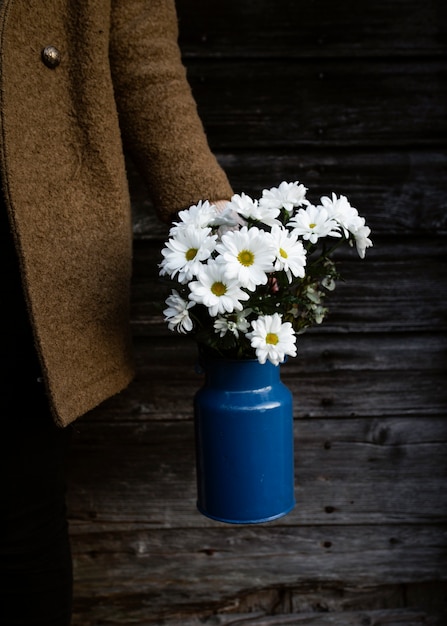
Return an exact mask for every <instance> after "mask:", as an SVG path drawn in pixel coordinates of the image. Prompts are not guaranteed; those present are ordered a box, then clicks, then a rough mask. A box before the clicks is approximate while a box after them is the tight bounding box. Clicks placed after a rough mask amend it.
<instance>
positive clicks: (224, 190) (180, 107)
mask: <svg viewBox="0 0 447 626" xmlns="http://www.w3.org/2000/svg"><path fill="white" fill-rule="evenodd" d="M177 38H178V25H177V15H176V10H175V4H174V1H173V0H112V15H111V32H110V63H111V70H112V79H113V83H114V89H115V98H116V102H117V107H118V113H119V117H120V125H121V131H122V134H123V141H124V144H125V145H126V146H127V149H128V151H129V153H130V154H131V156H132V157H133V159H134V160H135V162H136V164H137V166H138V167H139V169H140V171H141V173H142V174H143V176H144V178H145V179H146V181H147V183H148V186H149V189H150V192H151V195H152V197H153V200H154V203H155V206H156V209H157V211H158V213H159V215H160V217H161V218H162V219H164V220H166V221H167V220H169V219H170V216H172V215H173V214H175V213H176V212H177V211H178V210H180V209H183V208H185V207H186V206H189V205H190V204H193V203H195V202H197V201H198V200H200V199H203V200H205V199H208V200H210V201H213V200H218V199H225V198H229V197H230V196H231V194H232V189H231V186H230V184H229V182H228V179H227V176H226V174H225V172H224V171H223V170H222V168H221V167H220V165H219V164H218V162H217V160H216V158H215V156H214V155H213V154H212V152H211V150H210V148H209V145H208V142H207V138H206V135H205V132H204V128H203V124H202V122H201V120H200V118H199V115H198V113H197V106H196V103H195V101H194V98H193V95H192V93H191V88H190V86H189V84H188V81H187V77H186V70H185V67H184V65H183V63H182V60H181V53H180V49H179V46H178V42H177Z"/></svg>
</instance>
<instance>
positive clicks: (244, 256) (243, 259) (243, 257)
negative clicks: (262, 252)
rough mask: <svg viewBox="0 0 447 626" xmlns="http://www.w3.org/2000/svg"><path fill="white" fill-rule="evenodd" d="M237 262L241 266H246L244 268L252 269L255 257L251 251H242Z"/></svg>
mask: <svg viewBox="0 0 447 626" xmlns="http://www.w3.org/2000/svg"><path fill="white" fill-rule="evenodd" d="M237 260H238V261H239V263H240V264H241V265H244V267H250V265H253V263H254V260H255V255H254V254H253V252H251V250H241V251H240V252H239V254H238V255H237Z"/></svg>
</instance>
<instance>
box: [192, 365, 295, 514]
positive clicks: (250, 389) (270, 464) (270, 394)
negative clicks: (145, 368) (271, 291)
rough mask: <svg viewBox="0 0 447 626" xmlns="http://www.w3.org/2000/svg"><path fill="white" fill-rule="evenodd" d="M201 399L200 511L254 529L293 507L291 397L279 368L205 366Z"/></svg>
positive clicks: (196, 411)
mask: <svg viewBox="0 0 447 626" xmlns="http://www.w3.org/2000/svg"><path fill="white" fill-rule="evenodd" d="M201 365H202V367H203V369H204V371H205V382H204V385H203V387H202V388H201V389H199V391H198V392H197V393H196V395H195V400H194V417H195V433H196V455H197V493H198V499H197V507H198V509H199V511H200V512H201V513H203V514H204V515H206V516H207V517H210V518H212V519H215V520H218V521H220V522H227V523H232V524H255V523H260V522H268V521H271V520H274V519H277V518H279V517H282V516H283V515H286V514H287V513H288V512H289V511H291V509H292V508H293V507H294V505H295V499H294V449H293V448H294V446H293V409H292V394H291V392H290V390H289V389H288V387H286V385H284V384H283V383H282V381H281V379H280V366H275V365H273V364H272V363H270V362H269V361H267V362H266V363H265V364H260V363H259V362H258V361H257V360H225V359H222V360H218V359H215V360H206V361H205V362H203V363H201Z"/></svg>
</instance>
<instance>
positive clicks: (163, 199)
mask: <svg viewBox="0 0 447 626" xmlns="http://www.w3.org/2000/svg"><path fill="white" fill-rule="evenodd" d="M0 37H1V39H0V81H1V84H0V88H1V102H0V126H1V140H0V141H1V145H0V153H1V168H2V169H1V171H2V178H3V190H4V194H5V199H6V203H7V206H8V211H9V215H10V221H11V226H12V229H13V233H14V238H15V241H16V246H17V249H18V252H19V258H20V264H21V270H22V275H23V278H24V285H25V292H26V298H27V303H28V307H29V312H30V316H31V320H32V324H33V328H34V334H35V342H36V346H37V349H38V353H39V357H40V361H41V365H42V369H43V374H44V379H45V382H46V386H47V390H48V394H49V397H50V400H51V405H52V408H53V413H54V417H55V420H56V422H57V423H58V424H59V425H61V426H65V425H67V424H69V423H70V422H72V421H73V420H74V419H76V418H77V417H79V416H80V415H82V414H83V413H85V412H86V411H88V410H90V409H91V408H93V407H94V406H96V405H98V404H99V403H100V402H102V401H103V400H104V399H106V398H107V397H109V396H111V395H113V394H115V393H117V392H118V391H120V390H122V389H123V388H124V387H126V386H127V384H128V383H129V381H130V380H131V378H132V376H133V373H134V370H133V363H132V347H131V339H130V331H129V283H130V275H131V241H132V234H131V217H130V202H129V195H128V188H127V180H126V173H125V165H124V158H123V147H122V141H123V142H124V143H127V144H128V146H129V148H130V149H131V151H132V152H133V154H134V156H135V160H136V162H137V163H138V164H139V167H140V169H141V172H142V173H143V175H144V176H145V178H146V180H147V183H148V186H149V189H150V193H151V195H152V197H153V200H154V203H155V206H156V208H157V210H158V212H159V215H160V217H161V218H162V219H165V220H169V218H170V215H172V214H173V213H175V212H177V211H178V210H180V209H182V208H184V207H186V206H189V205H190V204H191V203H193V202H196V201H197V200H199V199H200V198H208V199H210V200H217V199H219V198H227V197H229V196H230V195H231V193H232V192H231V188H230V185H229V183H228V180H227V178H226V176H225V174H224V172H223V171H222V170H221V168H220V167H219V165H218V164H217V162H216V160H215V158H214V157H213V155H212V154H211V152H210V150H209V147H208V144H207V141H206V138H205V134H204V131H203V128H202V125H201V122H200V120H199V118H198V116H197V112H196V106H195V103H194V100H193V99H192V96H191V93H190V89H189V86H188V84H187V82H186V78H185V70H184V68H183V66H182V64H181V60H180V54H179V49H178V47H177V20H176V15H175V7H174V3H173V1H172V0H76V1H73V0H46V1H45V2H42V0H2V1H1V2H0ZM48 45H52V46H55V47H56V48H57V50H58V51H59V53H60V63H59V65H57V66H56V67H48V65H46V64H45V62H44V60H43V57H42V50H43V49H44V48H45V47H46V46H48Z"/></svg>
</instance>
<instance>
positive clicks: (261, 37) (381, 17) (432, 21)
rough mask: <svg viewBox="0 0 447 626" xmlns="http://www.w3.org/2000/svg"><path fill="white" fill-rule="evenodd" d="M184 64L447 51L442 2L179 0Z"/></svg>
mask: <svg viewBox="0 0 447 626" xmlns="http://www.w3.org/2000/svg"><path fill="white" fill-rule="evenodd" d="M176 4H177V10H178V14H179V20H180V35H181V38H180V43H181V46H182V49H183V51H184V53H185V56H186V58H189V57H192V56H200V57H218V58H220V57H225V58H232V57H233V58H247V57H256V58H266V57H277V58H283V57H286V58H290V57H298V58H303V57H323V56H330V57H334V56H341V57H343V56H347V57H352V56H373V57H378V56H384V57H388V56H394V57H395V56H414V55H418V56H420V55H435V54H445V53H446V41H447V38H446V36H445V35H446V26H445V25H446V23H447V16H446V13H445V6H444V4H443V3H441V2H440V1H439V0H438V1H437V0H428V1H427V2H424V3H421V2H420V0H390V1H386V0H379V1H377V2H373V3H367V4H364V3H356V2H352V1H351V0H342V1H341V2H337V3H331V2H327V1H326V0H313V2H308V3H306V4H305V5H303V4H300V3H294V2H288V1H287V0H277V2H275V3H274V4H272V3H271V2H269V1H268V0H260V1H259V2H247V1H245V2H235V1H231V0H230V1H228V0H227V2H222V3H219V4H218V5H216V6H215V5H214V4H213V5H210V3H208V2H206V0H196V2H195V3H194V11H192V10H191V4H190V3H189V2H188V0H178V1H177V3H176Z"/></svg>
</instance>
